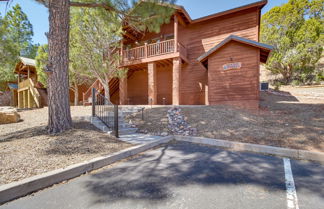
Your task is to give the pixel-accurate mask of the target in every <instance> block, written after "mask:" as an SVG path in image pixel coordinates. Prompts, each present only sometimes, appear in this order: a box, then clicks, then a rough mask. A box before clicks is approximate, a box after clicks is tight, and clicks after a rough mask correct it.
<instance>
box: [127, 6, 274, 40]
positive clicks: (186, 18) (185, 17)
mask: <svg viewBox="0 0 324 209" xmlns="http://www.w3.org/2000/svg"><path fill="white" fill-rule="evenodd" d="M145 2H149V0H140V1H139V2H138V3H137V5H136V6H138V5H140V4H142V3H145ZM267 3H268V0H260V1H256V2H254V3H251V4H247V5H243V6H240V7H236V8H233V9H229V10H226V11H222V12H218V13H215V14H211V15H208V16H205V17H201V18H198V19H194V20H193V19H191V17H190V15H189V14H188V12H187V10H186V9H185V8H184V7H183V6H181V5H176V4H168V3H162V2H161V3H159V4H160V5H161V6H166V7H170V8H173V9H174V10H175V14H176V15H178V16H180V17H181V18H180V19H182V21H181V22H183V24H185V25H190V24H196V23H201V22H204V21H207V20H210V19H213V18H218V17H222V16H224V15H228V14H232V13H235V12H239V11H242V10H246V9H250V8H255V7H257V8H259V9H262V8H263V7H264V6H265V5H266V4H267ZM123 29H124V30H125V31H126V34H125V35H124V38H125V37H128V36H127V33H130V35H129V37H132V39H139V37H137V35H138V34H137V33H139V34H140V35H141V34H142V35H143V33H141V32H140V31H136V30H135V31H134V30H133V29H132V28H130V29H129V25H128V24H126V25H125V26H124V27H123ZM133 33H135V35H134V34H133ZM140 35H139V36H140Z"/></svg>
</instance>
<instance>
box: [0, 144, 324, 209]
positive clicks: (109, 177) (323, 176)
mask: <svg viewBox="0 0 324 209" xmlns="http://www.w3.org/2000/svg"><path fill="white" fill-rule="evenodd" d="M323 188H324V165H323V164H317V163H312V162H303V161H296V160H291V159H290V160H289V159H282V158H277V157H272V156H263V155H257V154H251V153H243V152H231V151H226V150H221V149H217V148H215V147H210V146H202V145H197V144H191V143H186V142H172V143H170V144H168V145H165V146H162V147H159V148H157V149H154V150H151V151H148V152H145V153H143V154H141V155H139V156H137V157H135V158H132V159H131V160H129V161H126V162H122V163H119V164H116V165H115V166H113V167H110V168H107V169H103V170H101V171H99V172H97V173H95V174H88V175H84V176H81V177H79V178H76V179H73V180H71V181H69V182H67V183H64V184H59V185H56V186H53V187H51V188H48V189H45V190H43V191H40V192H37V193H35V194H33V195H30V196H27V197H24V198H21V199H18V200H15V201H12V202H10V203H7V204H5V205H2V206H0V209H17V208H19V209H43V208H46V209H57V208H60V209H76V208H78V209H103V208H111V209H124V208H132V209H137V208H138V209H139V208H141V209H144V208H154V209H161V208H165V209H185V208H188V209H191V208H192V209H196V208H197V209H215V208H217V209H238V208H246V209H274V208H275V209H287V208H288V209H293V208H294V209H296V208H299V209H303V208H305V209H323V205H324V190H323ZM295 197H296V198H295Z"/></svg>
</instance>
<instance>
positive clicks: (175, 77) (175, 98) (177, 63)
mask: <svg viewBox="0 0 324 209" xmlns="http://www.w3.org/2000/svg"><path fill="white" fill-rule="evenodd" d="M180 73H181V59H180V58H179V57H177V58H173V69H172V104H173V105H180Z"/></svg>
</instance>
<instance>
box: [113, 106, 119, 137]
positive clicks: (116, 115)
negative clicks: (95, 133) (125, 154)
mask: <svg viewBox="0 0 324 209" xmlns="http://www.w3.org/2000/svg"><path fill="white" fill-rule="evenodd" d="M118 117H119V115H118V105H114V131H115V136H116V138H119V130H118V129H119V127H118Z"/></svg>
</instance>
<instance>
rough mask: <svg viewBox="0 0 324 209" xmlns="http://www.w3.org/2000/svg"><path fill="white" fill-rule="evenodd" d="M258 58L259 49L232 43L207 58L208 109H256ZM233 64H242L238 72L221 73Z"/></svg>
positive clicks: (236, 70) (257, 101)
mask: <svg viewBox="0 0 324 209" xmlns="http://www.w3.org/2000/svg"><path fill="white" fill-rule="evenodd" d="M242 52H243V53H242ZM259 54H260V50H259V49H258V48H255V47H251V46H248V45H245V44H242V43H238V42H235V41H232V42H229V43H228V44H226V45H225V46H223V47H222V48H221V49H219V50H218V51H217V52H215V53H214V54H212V55H211V56H210V57H209V59H208V88H209V95H208V98H209V104H210V105H216V104H233V105H236V106H237V105H238V106H244V107H247V108H250V109H255V108H257V107H258V104H259V65H260V63H259ZM233 62H235V63H236V62H241V63H242V67H241V69H231V70H224V69H223V65H224V64H227V63H233Z"/></svg>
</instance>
